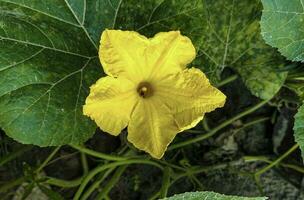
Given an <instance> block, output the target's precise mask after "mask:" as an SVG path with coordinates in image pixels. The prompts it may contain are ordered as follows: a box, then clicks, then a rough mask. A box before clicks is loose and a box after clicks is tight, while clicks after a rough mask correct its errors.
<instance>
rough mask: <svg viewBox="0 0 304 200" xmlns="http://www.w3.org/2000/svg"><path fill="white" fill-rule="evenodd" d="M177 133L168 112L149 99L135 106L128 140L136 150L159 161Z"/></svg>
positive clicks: (155, 101)
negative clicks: (144, 152) (146, 153)
mask: <svg viewBox="0 0 304 200" xmlns="http://www.w3.org/2000/svg"><path fill="white" fill-rule="evenodd" d="M178 131H179V130H178V128H177V125H176V124H175V122H174V119H173V117H172V115H171V114H170V113H169V110H168V109H167V108H166V107H164V105H163V104H162V103H161V102H159V101H157V99H154V98H153V97H151V98H150V99H146V100H141V101H139V102H138V104H137V105H136V107H135V109H134V111H133V113H132V116H131V120H130V123H129V126H128V140H129V141H130V142H131V143H132V144H133V145H134V146H135V147H137V148H138V149H141V150H143V151H146V152H148V153H149V154H150V155H151V156H152V157H154V158H157V159H160V158H161V157H162V156H163V155H164V153H165V151H166V149H167V146H168V145H169V144H170V142H171V141H172V140H173V139H174V137H175V135H176V134H177V133H178Z"/></svg>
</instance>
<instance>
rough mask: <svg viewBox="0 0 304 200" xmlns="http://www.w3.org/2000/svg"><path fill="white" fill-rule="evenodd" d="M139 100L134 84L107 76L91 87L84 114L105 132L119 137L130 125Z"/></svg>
mask: <svg viewBox="0 0 304 200" xmlns="http://www.w3.org/2000/svg"><path fill="white" fill-rule="evenodd" d="M137 99H138V96H137V94H136V89H135V86H134V85H133V83H132V82H130V81H129V80H127V79H123V78H113V77H110V76H107V77H104V78H101V79H99V80H98V81H97V82H96V83H95V84H94V85H93V86H91V91H90V95H89V96H88V97H87V99H86V103H85V105H84V107H83V112H84V114H85V115H87V116H89V117H91V119H93V120H95V122H96V124H97V125H98V126H99V127H100V128H101V129H102V130H103V131H105V132H108V133H110V134H112V135H118V134H119V133H120V132H121V130H122V129H124V128H125V127H126V126H127V125H128V122H129V120H130V115H131V112H132V110H133V108H134V105H135V104H136V101H137Z"/></svg>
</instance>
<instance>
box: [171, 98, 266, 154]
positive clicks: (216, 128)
mask: <svg viewBox="0 0 304 200" xmlns="http://www.w3.org/2000/svg"><path fill="white" fill-rule="evenodd" d="M268 101H269V100H264V101H261V102H260V103H258V104H257V105H255V106H253V107H251V108H249V109H247V110H245V111H244V112H241V113H240V114H238V115H237V116H235V117H232V118H231V119H228V120H227V121H225V122H223V123H221V124H220V125H218V126H217V127H215V128H213V129H212V130H211V131H210V132H208V133H206V134H204V135H201V136H198V137H195V138H193V139H189V140H187V141H184V142H180V143H177V144H173V145H172V146H170V147H169V148H168V150H173V149H178V148H180V147H184V146H187V145H190V144H193V143H196V142H200V141H202V140H205V139H207V138H210V137H212V136H213V135H215V134H216V133H217V132H218V131H219V130H221V129H223V128H225V127H226V126H228V125H230V124H231V123H233V122H235V121H236V120H238V119H240V118H242V117H244V116H246V115H249V114H251V113H252V112H254V111H256V110H257V109H259V108H261V107H262V106H264V105H265V104H266V103H267V102H268Z"/></svg>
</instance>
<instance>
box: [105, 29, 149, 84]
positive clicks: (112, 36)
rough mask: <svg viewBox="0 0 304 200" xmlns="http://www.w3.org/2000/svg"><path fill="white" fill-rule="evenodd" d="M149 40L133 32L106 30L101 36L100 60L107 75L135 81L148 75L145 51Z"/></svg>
mask: <svg viewBox="0 0 304 200" xmlns="http://www.w3.org/2000/svg"><path fill="white" fill-rule="evenodd" d="M148 44H149V40H148V39H147V38H146V37H144V36H142V35H140V34H139V33H137V32H133V31H121V30H105V31H104V32H103V33H102V35H101V40H100V48H99V58H100V61H101V64H102V66H103V69H104V71H105V73H106V74H108V75H109V76H113V77H118V76H121V77H127V78H129V80H132V81H133V80H134V79H136V77H141V75H143V74H144V73H147V72H146V71H145V70H143V69H144V67H145V62H146V60H145V49H146V47H147V45H148Z"/></svg>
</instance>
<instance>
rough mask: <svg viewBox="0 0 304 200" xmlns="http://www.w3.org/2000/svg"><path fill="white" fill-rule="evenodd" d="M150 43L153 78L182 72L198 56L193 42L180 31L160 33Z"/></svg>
mask: <svg viewBox="0 0 304 200" xmlns="http://www.w3.org/2000/svg"><path fill="white" fill-rule="evenodd" d="M150 41H151V43H150V46H149V49H148V50H147V51H148V53H147V55H149V58H148V60H149V65H151V66H150V68H152V70H153V71H152V72H151V76H152V77H154V76H166V75H167V74H172V73H176V72H180V71H181V70H183V69H185V67H186V65H187V64H189V63H190V62H192V60H193V59H194V58H195V56H196V51H195V48H194V46H193V44H192V42H191V40H190V39H189V38H188V37H186V36H183V35H181V34H180V32H179V31H170V32H161V33H158V34H156V35H155V36H154V37H153V38H151V39H150Z"/></svg>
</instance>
